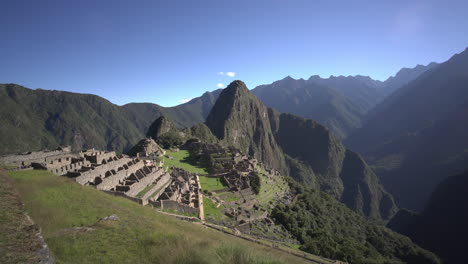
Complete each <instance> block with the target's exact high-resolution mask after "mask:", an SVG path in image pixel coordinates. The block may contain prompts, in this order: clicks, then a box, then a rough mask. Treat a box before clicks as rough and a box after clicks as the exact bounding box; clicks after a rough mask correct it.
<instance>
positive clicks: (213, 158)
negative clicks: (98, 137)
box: [0, 138, 291, 233]
mask: <svg viewBox="0 0 468 264" xmlns="http://www.w3.org/2000/svg"><path fill="white" fill-rule="evenodd" d="M182 148H183V149H186V150H187V151H189V152H190V153H192V154H191V155H194V156H196V157H197V159H201V160H206V161H207V163H206V164H207V166H208V167H210V168H211V169H210V173H208V174H203V175H198V174H195V173H191V172H188V171H186V170H184V169H181V168H177V167H168V166H165V164H164V162H163V160H164V159H163V157H164V158H167V159H168V160H170V161H172V160H173V157H171V156H170V155H168V154H166V151H165V150H164V149H162V148H161V147H159V146H158V144H157V143H156V142H154V140H153V139H151V138H146V139H143V140H141V141H140V142H138V143H137V145H136V146H135V147H134V148H132V150H131V151H129V153H131V154H133V156H129V155H125V154H117V153H116V152H114V151H100V150H96V149H86V150H82V151H79V152H72V151H71V148H70V147H64V148H59V149H57V150H54V151H48V150H45V151H39V152H30V153H22V154H18V155H9V156H4V157H1V158H0V163H2V164H7V165H14V166H16V167H14V168H11V170H28V169H35V170H47V171H49V172H51V173H53V174H56V175H58V176H63V177H68V178H70V179H72V180H74V181H76V182H77V183H79V184H81V185H85V186H90V187H93V188H96V189H97V190H100V191H104V192H106V193H108V194H111V195H116V196H122V197H126V198H128V199H130V200H132V201H135V202H137V203H140V204H142V205H149V206H153V207H155V208H157V209H160V210H170V211H172V212H181V213H185V214H187V215H193V216H196V217H198V218H200V219H202V220H204V214H203V210H200V207H202V206H203V199H204V198H203V197H204V196H205V199H209V200H211V201H212V202H213V203H215V204H218V207H219V206H221V208H220V209H219V211H220V212H221V213H222V214H223V215H224V216H225V217H226V218H225V220H223V221H222V223H223V224H224V225H226V226H230V227H233V228H238V230H242V231H243V232H245V233H250V229H251V228H252V225H253V224H254V223H255V222H258V221H263V222H264V223H270V224H271V223H272V220H270V219H268V209H269V208H270V207H269V206H270V204H271V203H272V201H273V200H281V201H282V202H285V203H287V202H289V201H291V199H290V195H289V194H288V188H287V184H286V182H285V180H284V179H283V178H282V177H281V176H280V175H279V173H278V172H277V171H275V170H271V169H265V168H263V167H262V164H261V163H259V162H258V161H257V160H256V159H255V158H250V157H248V156H246V155H243V154H241V153H240V152H239V151H238V150H237V149H235V148H233V147H228V148H225V147H222V146H220V145H217V144H206V143H201V142H199V141H190V142H188V143H187V144H185V145H183V146H182ZM200 176H202V177H205V178H207V179H216V180H218V181H220V182H222V184H223V185H224V186H223V187H222V188H221V189H217V190H213V191H206V190H204V188H203V187H202V185H201V184H200V178H199V177H200ZM255 179H256V180H257V182H256V183H254V182H255ZM255 184H256V186H257V187H254V186H253V185H255ZM261 185H262V186H263V187H262V188H261V187H260V186H261ZM279 186H282V187H279ZM270 187H274V188H275V189H274V190H273V189H271V188H270ZM212 221H213V219H212ZM215 222H216V221H215Z"/></svg>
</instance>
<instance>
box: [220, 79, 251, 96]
mask: <svg viewBox="0 0 468 264" xmlns="http://www.w3.org/2000/svg"><path fill="white" fill-rule="evenodd" d="M224 91H226V92H230V93H242V92H246V91H247V92H248V91H249V89H248V88H247V85H245V83H244V82H243V81H241V80H235V81H232V82H231V83H230V84H229V85H228V86H227V87H226V88H225V89H224ZM224 91H223V92H224Z"/></svg>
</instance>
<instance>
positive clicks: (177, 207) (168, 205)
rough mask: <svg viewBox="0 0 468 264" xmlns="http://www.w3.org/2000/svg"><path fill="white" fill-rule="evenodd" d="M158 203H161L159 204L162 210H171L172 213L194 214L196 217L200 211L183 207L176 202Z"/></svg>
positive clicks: (165, 201)
mask: <svg viewBox="0 0 468 264" xmlns="http://www.w3.org/2000/svg"><path fill="white" fill-rule="evenodd" d="M160 202H161V203H160V204H161V208H162V209H172V210H174V211H178V212H183V213H186V214H191V215H194V214H197V215H198V214H199V213H200V210H199V209H198V208H193V207H190V206H187V205H183V204H180V203H178V202H176V201H172V200H162V201H160Z"/></svg>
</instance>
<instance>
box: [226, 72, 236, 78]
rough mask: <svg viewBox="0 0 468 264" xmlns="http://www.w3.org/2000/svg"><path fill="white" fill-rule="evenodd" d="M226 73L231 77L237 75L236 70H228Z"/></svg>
mask: <svg viewBox="0 0 468 264" xmlns="http://www.w3.org/2000/svg"><path fill="white" fill-rule="evenodd" d="M226 75H227V76H229V77H234V76H236V73H235V72H226Z"/></svg>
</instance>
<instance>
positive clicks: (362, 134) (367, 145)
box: [347, 50, 468, 210]
mask: <svg viewBox="0 0 468 264" xmlns="http://www.w3.org/2000/svg"><path fill="white" fill-rule="evenodd" d="M467 72H468V50H465V51H464V52H462V53H460V54H457V55H455V56H453V57H452V58H451V59H450V60H448V61H447V62H445V63H442V64H440V65H437V66H434V67H433V68H431V70H429V71H426V72H425V73H423V74H422V75H421V76H420V77H419V78H417V79H416V80H414V81H412V82H410V83H409V84H408V85H406V86H404V87H402V88H401V89H399V90H397V91H396V92H394V93H393V94H392V95H391V96H389V97H388V98H387V99H386V100H385V101H384V102H382V104H381V105H379V106H378V107H376V109H375V112H374V113H373V116H372V117H371V119H370V120H369V121H368V122H367V123H366V124H365V126H364V127H363V128H361V129H359V130H358V131H356V132H355V133H354V134H353V135H352V136H351V137H350V138H349V139H348V140H347V144H348V145H349V146H350V147H352V148H353V149H356V150H358V151H359V152H361V153H363V154H364V155H365V156H366V157H367V158H368V160H370V161H371V162H372V164H373V165H374V167H375V168H376V169H378V173H379V175H381V176H382V178H383V183H384V185H385V186H386V187H387V188H388V189H389V190H390V191H391V192H392V193H393V194H394V195H395V197H396V198H397V199H398V202H399V204H400V205H402V206H403V207H408V208H410V209H416V210H420V209H422V208H423V206H424V203H425V202H426V201H427V199H428V197H429V195H430V193H431V192H432V191H433V190H434V188H435V186H436V185H437V183H438V182H440V181H441V180H442V179H443V178H444V177H446V175H450V174H454V173H457V172H460V171H462V170H463V169H464V168H465V167H466V166H465V164H466V163H467V162H468V134H467V133H466V124H467V122H468V86H467V83H468V75H467Z"/></svg>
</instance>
